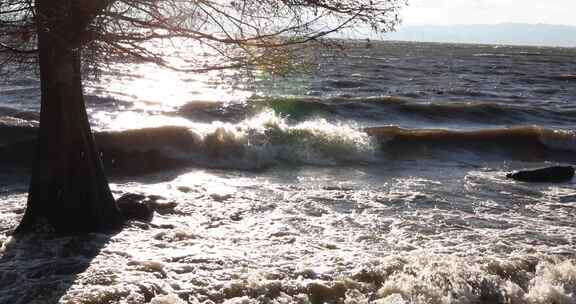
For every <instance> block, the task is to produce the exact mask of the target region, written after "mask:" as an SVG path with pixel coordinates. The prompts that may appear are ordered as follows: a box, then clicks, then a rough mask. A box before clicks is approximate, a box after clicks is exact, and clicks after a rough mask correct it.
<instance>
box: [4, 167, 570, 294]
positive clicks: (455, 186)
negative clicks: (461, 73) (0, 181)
mask: <svg viewBox="0 0 576 304" xmlns="http://www.w3.org/2000/svg"><path fill="white" fill-rule="evenodd" d="M302 174H303V176H305V173H304V172H303V173H302ZM536 188H538V189H536ZM536 188H535V187H534V186H528V185H526V186H524V185H511V184H510V182H509V181H507V180H506V179H505V178H503V177H501V176H499V175H498V174H495V173H493V172H482V171H470V172H468V173H467V174H466V176H465V177H464V179H463V180H461V181H460V183H457V182H452V183H450V182H442V183H440V182H438V181H433V180H426V179H418V178H396V179H392V180H390V183H389V184H386V185H382V186H377V185H376V186H372V187H367V186H366V184H365V183H363V182H362V181H359V182H356V183H354V182H351V181H344V182H340V181H336V180H325V181H321V182H318V181H317V180H316V181H315V178H314V177H310V178H309V179H308V180H306V181H301V182H300V183H295V184H292V185H290V184H286V183H285V182H281V183H276V182H268V183H263V182H258V181H256V180H254V179H252V178H251V177H248V176H243V175H236V176H224V177H216V176H215V175H213V174H210V173H207V172H202V171H198V172H195V173H190V174H188V175H185V176H180V177H179V178H177V179H175V180H171V181H170V182H160V183H155V184H149V185H142V184H135V183H128V184H114V185H113V190H114V192H115V193H116V194H117V195H120V194H121V193H123V192H125V191H137V192H141V193H148V194H151V193H162V194H163V195H165V198H163V199H164V200H166V201H177V202H178V206H177V207H176V209H175V210H174V212H173V213H169V214H164V215H160V214H156V215H155V217H154V219H153V221H152V224H151V225H148V224H138V223H132V224H130V225H129V226H128V227H127V228H125V229H124V230H123V231H122V232H120V233H119V234H117V235H111V236H106V235H100V234H91V235H87V236H81V237H64V238H62V237H54V236H41V235H37V236H32V237H27V238H21V239H12V238H10V237H8V236H7V235H6V234H5V232H6V231H7V230H9V229H10V228H11V226H13V225H14V224H15V223H16V222H17V219H18V218H19V216H21V212H22V210H23V207H24V201H25V197H24V196H23V195H7V194H2V196H3V197H2V200H3V201H4V202H3V204H2V206H1V207H0V208H1V211H2V217H1V218H0V229H1V231H2V234H1V236H0V244H1V246H2V249H1V254H0V256H1V258H0V269H1V270H2V272H1V273H2V276H1V277H0V284H1V285H2V287H3V288H2V289H0V303H36V302H38V301H40V302H41V303H48V302H50V303H56V302H58V299H59V303H67V304H72V303H74V304H80V303H86V304H88V303H90V304H95V303H134V304H135V303H157V304H160V303H161V304H173V303H227V304H231V303H325V302H326V303H362V304H363V303H435V304H436V303H438V304H440V303H486V304H488V303H490V304H492V303H527V304H528V303H529V304H534V303H539V304H545V303H546V304H547V303H567V304H569V303H573V302H574V301H575V300H576V298H575V295H576V281H575V277H576V260H575V259H574V256H576V251H575V249H574V243H573V241H574V240H573V237H572V236H573V235H576V227H575V226H574V225H573V212H574V209H573V204H574V197H576V193H575V192H574V190H573V189H572V188H571V187H570V185H565V186H560V187H552V186H549V185H538V186H536ZM501 191H508V192H509V194H508V195H509V196H511V197H510V199H509V200H507V199H505V197H506V196H501V197H500V199H499V200H498V201H491V202H487V201H481V200H478V199H477V198H475V197H476V196H478V195H482V196H483V197H490V196H491V195H499V193H500V192H501ZM536 191H537V192H543V193H548V194H547V195H546V196H545V197H540V198H538V197H535V196H534V195H533V194H532V192H536ZM447 193H452V196H446V194H447ZM454 198H458V199H457V201H452V200H453V199H454ZM514 206H516V207H514ZM514 210H516V211H514ZM455 211H456V212H455ZM535 214H538V215H539V216H535ZM430 223H434V225H431V224H430ZM35 301H36V302H35ZM42 301H44V302H42Z"/></svg>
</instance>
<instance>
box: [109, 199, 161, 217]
mask: <svg viewBox="0 0 576 304" xmlns="http://www.w3.org/2000/svg"><path fill="white" fill-rule="evenodd" d="M145 199H146V196H144V195H141V194H134V193H128V194H125V195H123V196H122V197H120V198H119V199H118V200H117V201H116V204H117V205H118V208H120V211H121V212H122V215H124V217H125V218H126V219H127V220H135V221H141V222H150V221H152V218H153V217H154V210H152V208H150V206H148V204H146V203H145V201H144V200H145Z"/></svg>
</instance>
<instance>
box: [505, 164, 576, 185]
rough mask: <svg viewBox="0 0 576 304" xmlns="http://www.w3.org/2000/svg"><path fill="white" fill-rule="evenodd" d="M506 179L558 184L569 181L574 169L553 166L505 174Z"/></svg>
mask: <svg viewBox="0 0 576 304" xmlns="http://www.w3.org/2000/svg"><path fill="white" fill-rule="evenodd" d="M506 177H507V178H511V179H514V180H517V181H522V182H534V183H559V182H565V181H569V180H571V179H572V178H573V177H574V167H572V166H553V167H546V168H540V169H534V170H522V171H518V172H513V173H509V174H506Z"/></svg>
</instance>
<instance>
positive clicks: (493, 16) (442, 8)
mask: <svg viewBox="0 0 576 304" xmlns="http://www.w3.org/2000/svg"><path fill="white" fill-rule="evenodd" d="M401 16H402V19H403V20H404V22H403V24H404V25H416V24H494V23H505V22H521V23H547V24H565V25H576V0H409V6H408V8H406V9H404V11H403V12H402V13H401Z"/></svg>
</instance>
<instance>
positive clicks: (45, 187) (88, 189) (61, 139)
mask: <svg viewBox="0 0 576 304" xmlns="http://www.w3.org/2000/svg"><path fill="white" fill-rule="evenodd" d="M55 3H60V4H62V2H61V1H53V0H48V1H38V0H37V1H36V6H37V9H38V15H39V16H42V17H43V18H41V17H39V20H38V21H37V22H38V24H39V25H38V48H39V56H40V58H39V60H40V80H41V90H42V100H41V112H40V131H39V133H40V134H39V137H38V144H37V152H36V153H37V154H36V159H35V162H34V166H33V171H32V179H31V182H30V189H29V193H28V205H27V209H26V213H25V215H24V218H23V219H22V221H21V223H20V226H19V227H18V229H17V232H26V231H30V230H33V229H35V228H34V227H36V225H37V224H42V225H44V224H49V225H50V226H51V227H52V228H53V229H54V230H55V231H57V232H63V233H82V232H96V231H107V230H113V229H118V228H119V227H120V226H121V225H122V223H123V217H122V215H121V213H120V210H119V209H118V207H117V205H116V202H115V200H114V197H113V196H112V193H111V192H110V188H109V187H108V182H107V180H106V177H105V175H104V171H103V167H102V163H101V160H100V157H99V153H98V150H97V149H96V146H95V143H94V139H93V135H92V132H91V130H90V125H89V122H88V116H87V114H86V108H85V105H84V98H83V90H82V75H81V54H80V49H81V47H80V46H79V45H78V44H77V43H76V40H75V39H78V37H79V36H78V32H76V31H77V30H76V31H75V30H73V29H71V28H67V27H69V26H70V23H71V22H70V20H68V19H71V18H74V17H73V16H71V14H69V13H70V12H68V13H66V12H63V11H62V10H63V7H62V6H60V7H58V6H55V5H54V4H55ZM72 15H73V14H72ZM58 18H61V19H62V20H64V21H65V22H62V20H60V19H58ZM52 20H58V21H57V22H52ZM72 21H74V20H72ZM82 22H85V21H84V20H82ZM72 23H73V22H72ZM81 30H82V29H80V31H81Z"/></svg>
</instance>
